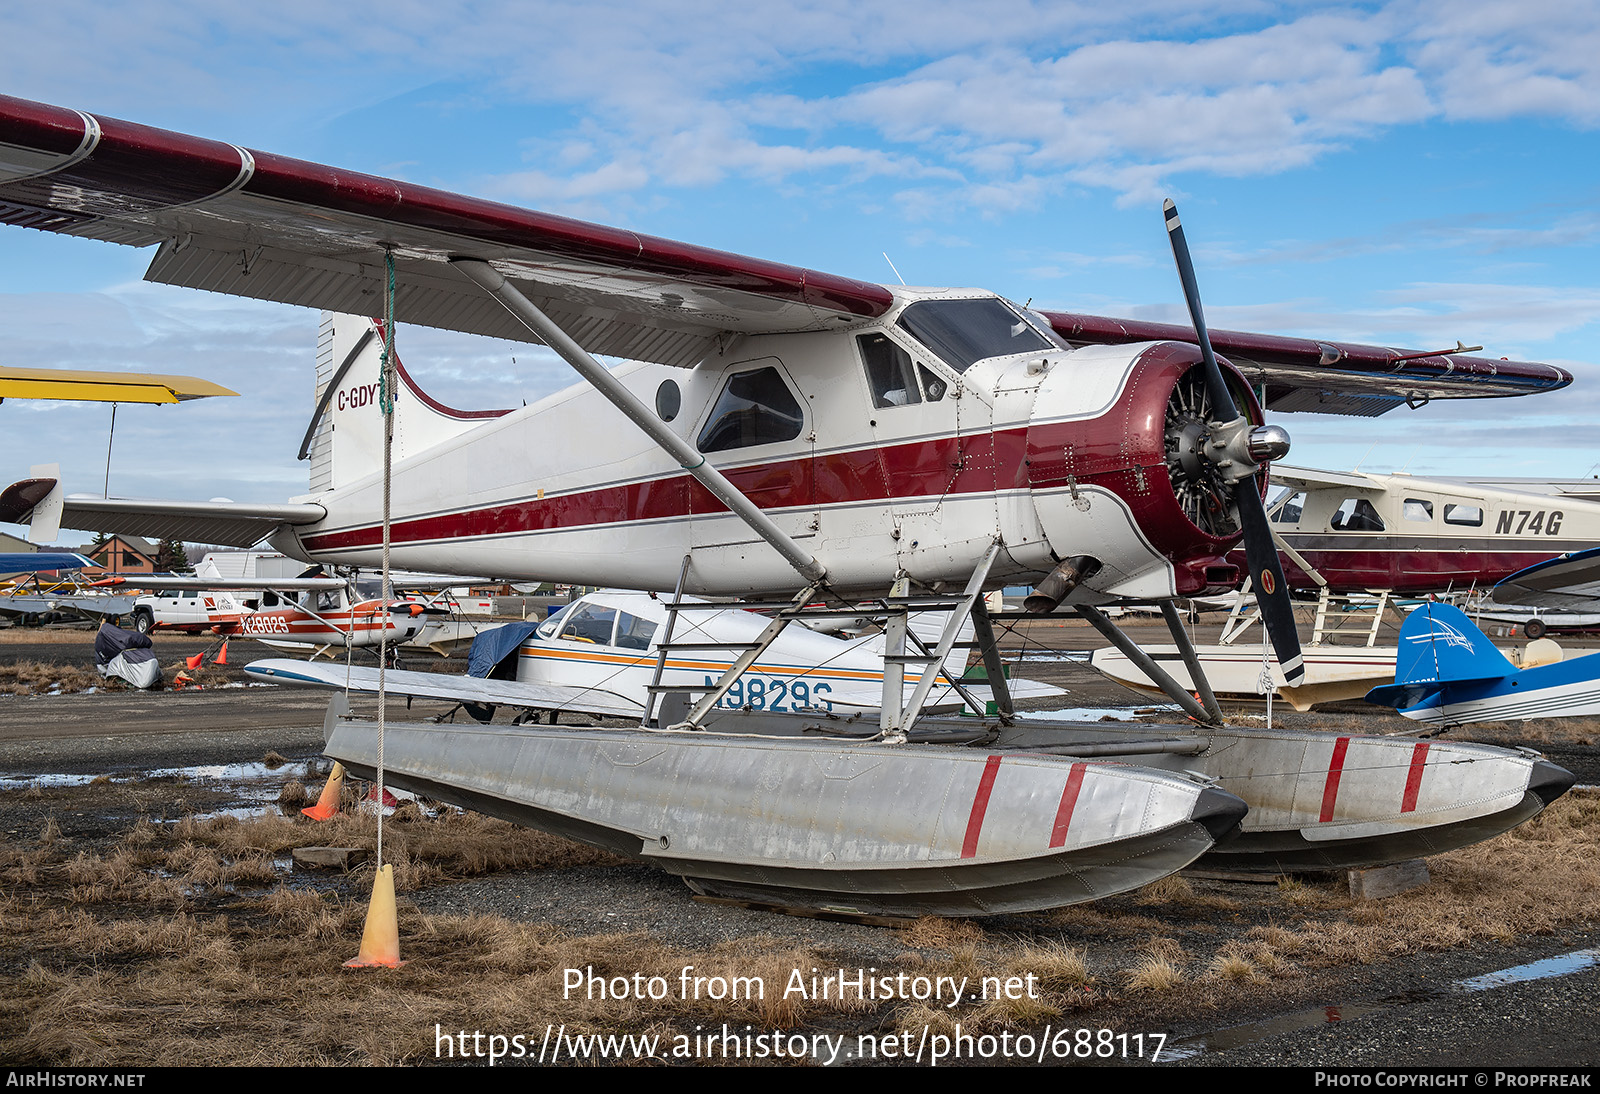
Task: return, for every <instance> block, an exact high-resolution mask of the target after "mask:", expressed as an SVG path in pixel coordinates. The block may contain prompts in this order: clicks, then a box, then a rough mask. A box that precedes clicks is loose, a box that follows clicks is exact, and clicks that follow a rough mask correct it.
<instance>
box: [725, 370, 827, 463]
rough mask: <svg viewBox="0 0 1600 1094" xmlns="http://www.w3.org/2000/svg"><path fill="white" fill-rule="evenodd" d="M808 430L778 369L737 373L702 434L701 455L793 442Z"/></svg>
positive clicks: (729, 380) (730, 380) (803, 416)
mask: <svg viewBox="0 0 1600 1094" xmlns="http://www.w3.org/2000/svg"><path fill="white" fill-rule="evenodd" d="M804 426H805V412H804V411H802V410H801V409H800V402H799V400H798V399H796V398H795V396H794V392H792V391H790V390H789V385H788V384H786V383H784V381H783V377H782V376H781V375H780V374H779V373H778V370H777V369H775V368H758V369H752V370H751V371H749V372H736V373H734V374H733V375H732V376H730V377H728V381H727V383H726V384H724V385H723V388H722V394H721V395H719V396H717V402H716V405H715V406H714V407H713V408H712V410H711V418H710V420H709V421H708V422H707V423H706V427H705V428H704V429H703V430H701V431H700V451H702V452H726V451H727V450H729V449H731V448H748V447H750V446H752V445H758V444H772V443H774V442H776V441H792V440H794V439H795V438H796V437H798V436H800V431H801V429H802V428H804Z"/></svg>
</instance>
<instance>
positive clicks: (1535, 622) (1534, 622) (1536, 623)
mask: <svg viewBox="0 0 1600 1094" xmlns="http://www.w3.org/2000/svg"><path fill="white" fill-rule="evenodd" d="M1549 629H1550V628H1549V627H1547V626H1545V623H1544V620H1542V619H1530V620H1528V621H1527V622H1526V623H1524V624H1523V625H1522V633H1523V634H1525V635H1527V636H1528V638H1529V639H1536V638H1543V637H1544V635H1545V632H1546V631H1548V630H1549Z"/></svg>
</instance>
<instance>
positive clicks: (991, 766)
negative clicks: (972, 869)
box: [961, 756, 1000, 858]
mask: <svg viewBox="0 0 1600 1094" xmlns="http://www.w3.org/2000/svg"><path fill="white" fill-rule="evenodd" d="M999 773H1000V757H999V756H990V757H989V761H988V762H987V763H985V764H984V765H983V778H981V779H979V780H978V792H977V793H976V794H974V795H973V797H972V812H971V814H969V815H968V817H967V838H966V839H964V840H962V841H961V857H962V858H971V857H972V856H974V855H976V854H977V853H978V836H979V834H980V833H982V832H983V815H984V813H986V812H987V811H988V809H989V793H990V792H991V791H992V790H994V777H995V776H996V775H998V774H999Z"/></svg>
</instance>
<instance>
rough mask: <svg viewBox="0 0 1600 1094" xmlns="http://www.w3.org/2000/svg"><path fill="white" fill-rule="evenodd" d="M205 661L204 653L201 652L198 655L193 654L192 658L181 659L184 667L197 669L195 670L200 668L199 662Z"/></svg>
mask: <svg viewBox="0 0 1600 1094" xmlns="http://www.w3.org/2000/svg"><path fill="white" fill-rule="evenodd" d="M205 659H206V655H205V653H204V651H202V652H200V653H197V654H195V655H194V656H193V657H185V658H184V659H183V663H184V664H185V665H187V666H188V667H189V668H191V669H197V668H199V667H200V662H202V661H204V660H205Z"/></svg>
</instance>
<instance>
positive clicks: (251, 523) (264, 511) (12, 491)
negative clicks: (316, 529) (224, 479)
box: [0, 478, 327, 588]
mask: <svg viewBox="0 0 1600 1094" xmlns="http://www.w3.org/2000/svg"><path fill="white" fill-rule="evenodd" d="M57 485H58V484H57V481H56V480H55V479H52V478H32V479H23V480H21V481H20V482H14V483H12V484H11V485H10V486H8V487H6V488H5V489H4V490H0V523H8V524H27V523H30V521H31V517H30V514H31V513H32V512H33V510H34V507H35V506H36V505H39V504H40V503H42V502H44V501H45V500H46V499H47V498H48V497H49V496H50V493H51V491H52V490H54V489H56V487H57ZM63 505H64V509H63V511H62V513H61V516H60V520H59V522H58V524H59V526H62V527H67V528H77V529H81V530H83V531H88V532H116V533H123V534H128V535H136V536H146V537H148V538H151V539H181V540H185V541H188V542H190V543H215V544H219V545H222V546H226V547H251V546H254V545H255V544H257V543H259V542H261V541H262V540H263V539H265V538H266V537H267V536H270V535H271V534H272V533H273V532H274V531H276V530H277V529H278V528H279V527H280V526H281V525H284V524H315V523H316V522H317V521H319V520H321V519H322V518H323V517H325V516H327V510H325V509H324V508H323V507H322V506H320V505H317V504H314V503H305V504H282V505H271V504H257V503H254V502H236V501H156V500H150V499H143V498H101V497H93V496H89V495H79V494H69V495H68V496H67V497H66V498H64V499H63ZM186 587H189V586H186ZM254 587H255V586H252V588H254Z"/></svg>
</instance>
